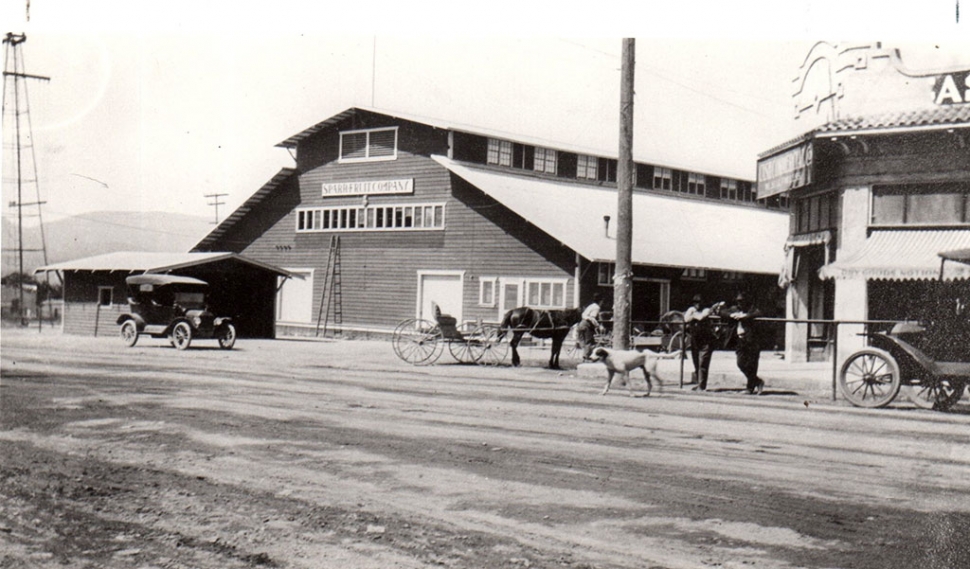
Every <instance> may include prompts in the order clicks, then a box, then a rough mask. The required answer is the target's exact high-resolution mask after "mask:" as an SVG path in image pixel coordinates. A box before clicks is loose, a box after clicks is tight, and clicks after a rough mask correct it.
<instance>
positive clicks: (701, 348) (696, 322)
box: [684, 294, 724, 391]
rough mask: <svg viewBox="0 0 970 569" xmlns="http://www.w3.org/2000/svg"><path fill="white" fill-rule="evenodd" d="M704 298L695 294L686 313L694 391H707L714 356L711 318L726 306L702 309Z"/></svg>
mask: <svg viewBox="0 0 970 569" xmlns="http://www.w3.org/2000/svg"><path fill="white" fill-rule="evenodd" d="M703 303H704V297H702V296H701V295H699V294H695V295H694V298H693V299H691V305H690V308H688V309H687V310H686V311H685V312H684V325H685V327H686V328H687V333H688V334H690V358H691V360H692V361H693V362H694V377H696V378H697V385H695V386H694V388H693V389H694V391H707V375H708V372H709V371H710V369H711V356H713V354H714V327H713V326H712V325H711V316H712V314H716V312H717V311H718V309H720V308H721V306H722V305H723V304H724V303H723V302H719V303H717V304H715V305H714V306H712V307H710V308H703V309H702V308H701V305H702V304H703Z"/></svg>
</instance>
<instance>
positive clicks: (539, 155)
mask: <svg viewBox="0 0 970 569" xmlns="http://www.w3.org/2000/svg"><path fill="white" fill-rule="evenodd" d="M532 169H533V170H535V171H536V172H545V173H547V174H555V173H556V151H555V150H552V149H551V148H542V147H541V146H536V151H535V159H534V160H533V162H532Z"/></svg>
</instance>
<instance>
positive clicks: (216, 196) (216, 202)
mask: <svg viewBox="0 0 970 569" xmlns="http://www.w3.org/2000/svg"><path fill="white" fill-rule="evenodd" d="M228 195H229V194H205V195H204V197H207V198H213V199H212V201H211V202H209V205H211V206H214V207H215V209H216V220H215V221H214V222H213V223H212V224H213V225H219V206H221V205H226V202H221V201H219V198H221V197H225V196H228Z"/></svg>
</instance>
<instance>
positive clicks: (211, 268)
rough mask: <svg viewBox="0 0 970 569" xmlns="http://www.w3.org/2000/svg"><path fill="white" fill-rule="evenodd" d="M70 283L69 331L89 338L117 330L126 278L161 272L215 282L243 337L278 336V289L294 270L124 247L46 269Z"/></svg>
mask: <svg viewBox="0 0 970 569" xmlns="http://www.w3.org/2000/svg"><path fill="white" fill-rule="evenodd" d="M40 272H56V273H57V274H58V276H59V277H60V279H61V281H62V282H63V283H64V315H63V320H62V323H63V331H64V333H66V334H76V335H83V336H98V335H106V334H108V335H110V334H115V333H116V332H117V326H116V325H115V320H116V319H117V317H118V315H119V314H121V313H122V312H124V311H126V310H127V308H128V303H127V295H126V285H125V278H126V277H128V276H129V275H132V274H142V273H159V274H177V275H183V276H187V277H193V278H197V279H200V280H203V281H205V282H206V283H208V284H209V303H210V306H211V307H212V309H213V311H215V312H217V313H219V314H221V315H225V316H230V317H232V319H233V322H234V323H235V325H236V330H237V333H238V334H239V337H241V338H274V337H275V336H276V332H275V326H274V322H275V319H276V291H277V289H278V287H279V285H280V283H281V282H282V279H286V278H289V277H291V276H293V275H291V274H290V273H289V272H288V271H286V270H284V269H281V268H279V267H275V266H273V265H270V264H267V263H264V262H262V261H257V260H254V259H250V258H247V257H244V256H242V255H239V254H236V253H149V252H132V251H122V252H116V253H107V254H104V255H96V256H94V257H86V258H83V259H75V260H73V261H65V262H63V263H56V264H52V265H47V266H44V267H40V268H38V269H36V270H35V273H40Z"/></svg>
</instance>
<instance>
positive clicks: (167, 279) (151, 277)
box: [125, 273, 208, 286]
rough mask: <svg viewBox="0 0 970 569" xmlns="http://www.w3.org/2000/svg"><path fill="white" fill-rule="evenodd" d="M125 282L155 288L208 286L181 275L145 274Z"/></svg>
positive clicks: (200, 281) (131, 277)
mask: <svg viewBox="0 0 970 569" xmlns="http://www.w3.org/2000/svg"><path fill="white" fill-rule="evenodd" d="M125 282H126V283H128V284H130V285H143V284H150V285H155V286H162V285H169V284H185V285H195V286H208V283H207V282H205V281H203V280H199V279H194V278H192V277H183V276H180V275H156V274H150V273H149V274H145V275H131V276H130V277H128V278H126V279H125Z"/></svg>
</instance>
